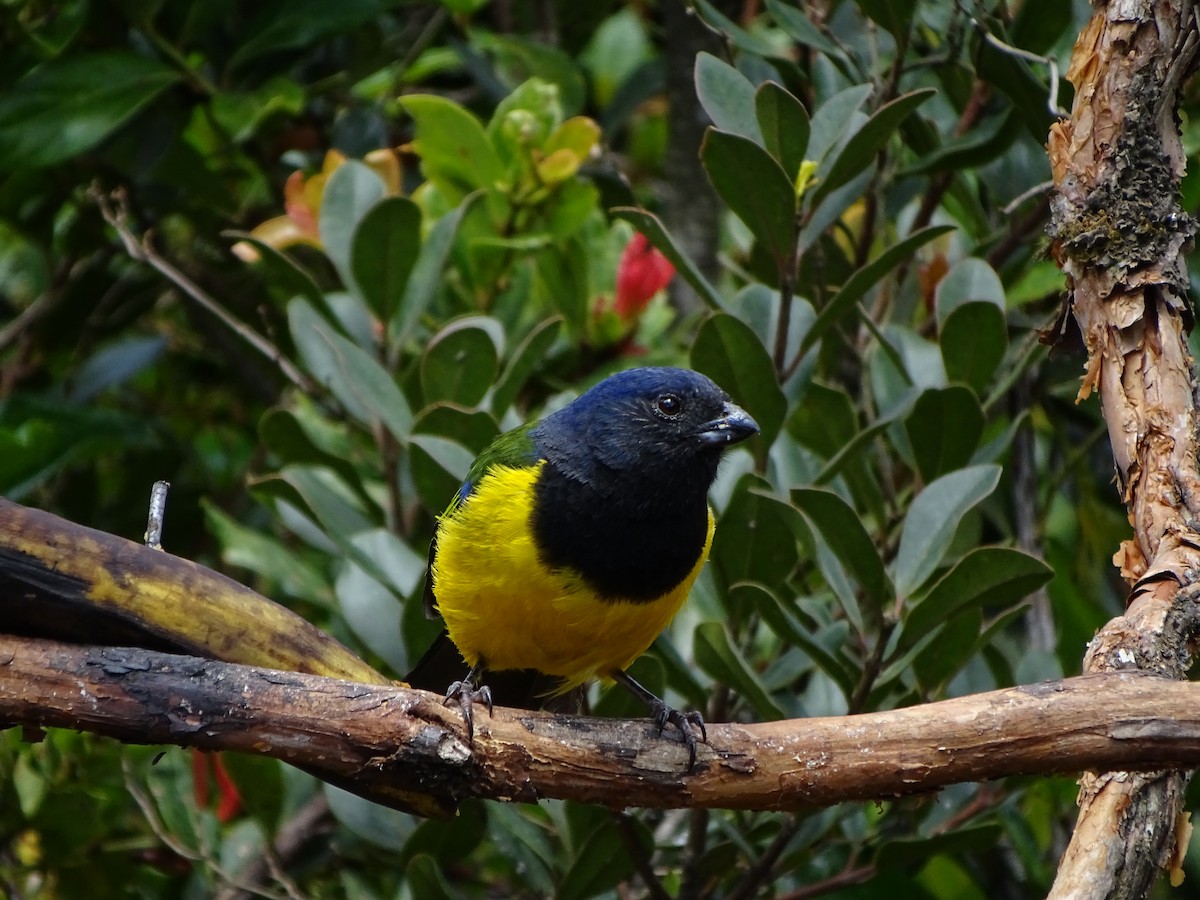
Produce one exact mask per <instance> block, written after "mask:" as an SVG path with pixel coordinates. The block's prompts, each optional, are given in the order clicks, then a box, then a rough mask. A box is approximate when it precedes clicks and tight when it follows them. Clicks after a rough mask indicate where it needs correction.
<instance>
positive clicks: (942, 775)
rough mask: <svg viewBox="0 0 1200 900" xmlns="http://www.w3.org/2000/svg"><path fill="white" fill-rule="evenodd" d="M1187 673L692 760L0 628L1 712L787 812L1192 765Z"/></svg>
mask: <svg viewBox="0 0 1200 900" xmlns="http://www.w3.org/2000/svg"><path fill="white" fill-rule="evenodd" d="M1198 710H1200V685H1192V684H1186V683H1180V682H1175V681H1165V680H1162V679H1158V678H1154V677H1152V676H1146V675H1141V674H1129V673H1124V674H1122V673H1114V674H1106V675H1091V676H1085V677H1081V678H1072V679H1067V680H1065V681H1059V682H1050V683H1046V684H1039V685H1030V686H1025V687H1018V688H1009V689H1007V690H1001V691H992V692H990V693H986V694H978V695H973V696H969V697H961V698H957V699H954V700H945V701H942V702H940V703H932V704H927V705H923V706H917V707H911V708H909V709H902V710H893V711H888V712H877V713H869V714H864V715H858V716H848V717H837V718H818V719H803V720H794V721H784V722H765V723H760V724H755V725H739V724H726V725H721V724H712V725H710V726H709V728H708V738H709V739H708V743H707V744H702V745H701V746H700V748H699V753H698V757H697V768H696V770H695V772H694V773H692V774H684V772H685V769H686V766H687V750H686V748H685V747H684V746H683V744H682V743H681V742H680V741H678V740H677V739H676V736H675V735H674V734H672V733H671V732H667V733H666V734H665V735H663V736H659V735H658V733H657V731H656V729H655V728H654V727H653V725H652V724H651V723H650V722H649V721H647V720H623V719H597V718H586V717H577V716H555V715H551V714H549V713H541V712H529V711H525V710H510V709H501V708H497V709H496V712H495V716H494V717H493V718H483V719H481V720H478V721H477V723H476V735H475V743H474V746H473V747H472V746H471V745H470V744H468V743H467V741H466V739H465V735H464V730H463V724H462V718H461V716H460V715H459V712H458V710H456V709H453V708H450V707H446V706H445V705H443V702H442V699H441V698H440V697H439V696H437V695H435V694H430V693H427V692H424V691H414V690H409V689H407V688H403V687H399V686H395V685H369V684H360V683H357V682H352V681H344V680H339V679H334V678H324V677H320V676H315V675H306V674H301V673H297V672H278V671H273V670H268V669H258V668H253V667H250V666H240V665H232V664H229V663H220V662H215V661H213V660H202V659H197V658H195V657H185V656H175V655H171V654H165V653H160V652H157V651H152V650H143V649H140V648H114V647H83V646H75V645H68V644H61V643H57V642H53V641H46V640H41V639H36V638H21V637H13V636H4V637H0V721H4V722H8V723H12V724H19V725H33V726H37V727H66V728H75V729H82V730H86V731H90V732H94V733H97V734H103V735H107V736H109V737H113V738H117V739H118V740H122V741H126V742H129V743H152V744H160V743H165V744H177V745H179V746H184V747H198V748H201V749H204V750H236V751H240V752H244V753H254V754H260V755H265V756H271V757H274V758H276V759H281V760H284V761H285V762H289V763H292V764H295V765H300V766H302V767H304V768H305V769H307V770H308V771H310V772H312V773H313V774H315V775H317V776H318V777H320V778H323V779H325V780H327V781H329V782H331V783H334V784H337V785H338V786H340V787H343V788H346V789H348V790H351V791H354V792H355V793H357V794H359V795H361V796H363V797H366V798H368V799H370V800H374V801H376V802H380V803H384V804H388V805H391V806H399V807H401V808H411V807H409V806H408V800H409V799H410V798H411V797H413V796H418V795H420V796H423V797H425V798H427V800H428V802H427V803H426V804H425V805H424V807H423V809H422V812H424V813H425V814H433V813H435V812H436V813H440V814H442V815H448V814H449V813H450V812H451V811H452V810H453V809H454V808H455V807H456V806H457V805H458V804H459V803H460V802H461V801H462V800H464V799H466V798H468V797H480V798H487V799H492V800H514V801H520V802H533V801H536V800H540V799H543V798H560V799H569V800H578V801H581V802H585V803H598V804H602V805H605V806H610V807H618V808H619V807H624V806H642V807H659V808H668V807H672V808H678V807H704V808H727V809H759V810H798V809H804V808H810V807H815V806H827V805H830V804H834V803H840V802H843V801H847V800H867V799H879V798H886V797H896V796H902V795H907V794H916V793H924V792H927V791H933V790H937V789H938V788H942V787H945V786H946V785H950V784H955V783H958V782H964V781H982V780H988V779H993V778H1002V777H1006V776H1009V775H1029V774H1047V773H1067V772H1076V771H1079V770H1081V769H1088V768H1099V769H1104V768H1113V767H1128V768H1137V769H1142V770H1147V769H1156V768H1159V769H1161V768H1166V767H1170V766H1181V765H1195V764H1196V763H1198V762H1200V712H1198Z"/></svg>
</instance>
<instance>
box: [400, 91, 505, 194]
mask: <svg viewBox="0 0 1200 900" xmlns="http://www.w3.org/2000/svg"><path fill="white" fill-rule="evenodd" d="M397 102H399V104H400V105H401V106H402V107H403V108H404V110H405V111H406V112H407V113H408V114H409V115H410V116H412V117H413V121H414V123H415V124H416V140H415V141H414V146H415V149H416V151H417V153H418V154H420V156H421V171H422V172H424V174H425V177H426V178H427V179H429V181H431V182H433V184H435V185H436V186H437V188H438V190H440V191H441V192H442V193H444V194H445V195H446V196H447V197H449V198H452V199H455V200H456V199H458V198H461V197H462V196H463V195H465V194H468V193H470V192H471V191H474V190H477V189H479V188H490V187H492V186H493V185H494V184H495V183H496V182H497V181H499V180H500V179H501V178H503V177H504V166H503V165H502V164H501V162H500V158H499V156H497V155H496V150H495V148H493V147H492V142H491V140H490V139H489V138H488V135H487V132H486V131H485V130H484V127H483V124H482V123H481V122H480V121H479V119H477V118H475V116H474V115H473V114H471V113H470V112H468V111H467V110H466V109H464V108H463V107H461V106H459V105H458V104H457V103H453V102H452V101H450V100H447V99H446V98H445V97H438V96H435V95H433V94H410V95H408V96H407V97H401V98H400V99H399V101H397Z"/></svg>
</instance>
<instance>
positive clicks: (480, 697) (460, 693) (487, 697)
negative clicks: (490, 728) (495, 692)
mask: <svg viewBox="0 0 1200 900" xmlns="http://www.w3.org/2000/svg"><path fill="white" fill-rule="evenodd" d="M483 671H484V664H483V660H482V659H481V660H479V662H477V663H475V665H473V666H471V671H470V672H468V673H467V677H466V678H464V679H463V680H462V681H456V682H454V684H452V685H450V687H449V688H447V689H446V699H445V700H444V701H443V703H444V704H445V705H446V706H449V705H450V701H451V700H454V701H457V703H458V707H459V709H461V710H462V717H463V721H464V722H466V724H467V738H468V739H469V740H474V739H475V714H474V712H473V711H472V706H473V704H474V703H475V702H476V701H478V702H480V703H483V704H484V705H486V706H487V710H488V715H489V716H490V715H492V690H491V688H489V687H488V686H487V685H486V684H479V683H478V682H479V679H480V678H481V677H482V675H483Z"/></svg>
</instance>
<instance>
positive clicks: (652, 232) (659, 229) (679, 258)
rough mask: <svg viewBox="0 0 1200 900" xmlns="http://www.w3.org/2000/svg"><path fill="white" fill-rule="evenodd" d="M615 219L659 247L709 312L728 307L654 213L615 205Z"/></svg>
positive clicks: (612, 211) (612, 210) (613, 211)
mask: <svg viewBox="0 0 1200 900" xmlns="http://www.w3.org/2000/svg"><path fill="white" fill-rule="evenodd" d="M610 212H611V213H612V214H613V216H614V217H616V218H618V219H624V220H625V221H626V222H629V223H631V224H632V225H633V227H634V228H636V229H637V230H638V231H640V232H641V233H642V234H644V235H646V237H647V238H648V239H649V240H650V243H652V244H653V245H654V246H655V247H657V248H658V249H659V250H660V251H661V252H662V254H663V256H665V257H666V258H667V259H668V260H670V262H671V265H673V266H674V267H675V271H677V272H678V273H679V274H680V275H681V276H682V277H683V280H684V281H686V282H687V283H688V285H689V286H690V287H691V288H692V290H694V291H695V292H696V294H697V295H698V296H699V297H700V299H701V300H703V301H704V302H705V303H706V304H708V308H709V309H713V310H719V309H724V308H725V301H724V299H723V298H722V297H721V295H720V293H719V292H718V291H717V289H716V288H715V287H713V285H712V283H711V282H710V281H709V280H708V279H707V278H705V277H704V273H703V272H701V271H700V269H699V268H698V267H697V266H696V264H695V263H694V262H692V260H691V257H689V256H687V255H686V254H685V253H684V252H683V251H682V250H680V249H679V247H678V246H676V244H675V239H674V238H672V237H671V235H670V234H669V233H668V232H667V229H666V226H665V225H663V223H662V220H661V219H659V217H658V216H656V215H654V214H653V213H649V212H646V210H644V209H637V208H635V207H632V206H616V207H613V209H611V210H610Z"/></svg>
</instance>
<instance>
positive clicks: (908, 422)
mask: <svg viewBox="0 0 1200 900" xmlns="http://www.w3.org/2000/svg"><path fill="white" fill-rule="evenodd" d="M983 424H984V419H983V408H982V407H981V406H980V405H979V400H978V399H977V398H976V396H975V394H974V392H972V391H971V390H970V389H969V388H966V387H963V386H962V385H956V384H952V385H950V386H949V387H945V388H929V389H928V390H925V391H923V392H922V393H921V395H920V396H919V397H917V402H916V403H914V404H913V408H912V411H911V412H910V413H909V414H908V416H907V417H906V418H905V420H904V429H905V431H906V432H907V433H908V440H909V443H910V444H911V445H912V449H913V457H914V459H915V460H916V463H917V469H918V471H919V472H920V473H921V478H922V479H924V480H925V481H927V482H928V481H933V480H934V479H935V478H937V477H938V476H939V475H944V474H946V473H947V472H952V471H954V470H955V469H961V468H962V467H963V466H965V465H966V464H967V463H968V462H970V461H971V457H972V455H973V454H974V453H975V450H976V448H977V447H978V446H979V439H980V438H981V437H983Z"/></svg>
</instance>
